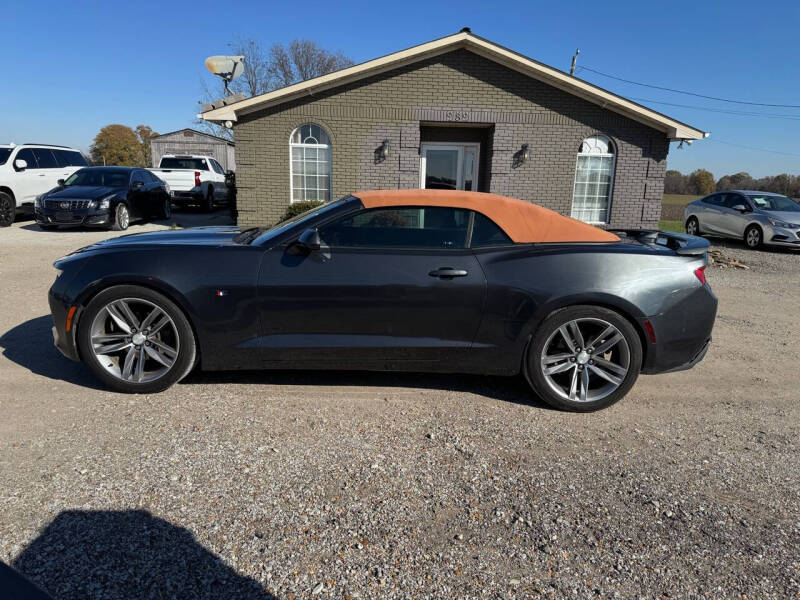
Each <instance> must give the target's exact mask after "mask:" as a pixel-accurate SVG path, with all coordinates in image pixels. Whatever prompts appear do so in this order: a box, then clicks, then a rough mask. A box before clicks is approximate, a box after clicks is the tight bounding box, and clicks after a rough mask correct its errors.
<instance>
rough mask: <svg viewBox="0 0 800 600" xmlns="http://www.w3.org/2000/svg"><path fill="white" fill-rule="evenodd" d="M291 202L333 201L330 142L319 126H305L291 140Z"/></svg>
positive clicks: (308, 124)
mask: <svg viewBox="0 0 800 600" xmlns="http://www.w3.org/2000/svg"><path fill="white" fill-rule="evenodd" d="M289 152H290V159H291V167H290V178H291V183H292V202H301V201H303V200H318V201H321V202H326V201H328V200H330V199H331V140H330V138H329V137H328V133H327V132H326V131H325V130H324V129H323V128H322V127H320V126H319V125H315V124H314V123H305V124H304V125H300V127H298V128H297V129H295V130H294V131H293V132H292V136H291V137H290V138H289Z"/></svg>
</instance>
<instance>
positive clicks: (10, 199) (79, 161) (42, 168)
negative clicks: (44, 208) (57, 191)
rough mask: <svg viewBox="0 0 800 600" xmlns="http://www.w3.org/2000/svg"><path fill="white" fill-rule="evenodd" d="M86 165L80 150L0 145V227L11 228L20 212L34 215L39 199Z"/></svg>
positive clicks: (30, 145)
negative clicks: (37, 198)
mask: <svg viewBox="0 0 800 600" xmlns="http://www.w3.org/2000/svg"><path fill="white" fill-rule="evenodd" d="M86 164H87V163H86V159H85V158H84V157H83V155H82V154H81V153H80V152H79V151H78V150H75V149H74V148H69V147H67V146H51V145H48V144H21V145H19V146H17V145H15V144H8V145H2V146H0V227H8V226H9V225H11V223H13V222H14V218H15V217H16V215H17V214H18V213H19V214H22V213H32V212H33V203H34V200H35V199H36V196H39V195H40V194H43V193H44V192H46V191H47V190H49V189H51V188H53V187H55V186H56V182H57V181H58V180H59V179H65V178H67V177H69V176H70V175H72V174H73V173H74V172H75V171H77V170H78V169H80V168H81V167H85V166H86Z"/></svg>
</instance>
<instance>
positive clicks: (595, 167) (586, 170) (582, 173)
mask: <svg viewBox="0 0 800 600" xmlns="http://www.w3.org/2000/svg"><path fill="white" fill-rule="evenodd" d="M614 155H615V153H614V144H613V143H612V142H611V140H610V139H608V138H607V137H606V136H604V135H593V136H592V137H588V138H586V139H585V140H583V141H582V142H581V145H580V148H578V165H577V167H576V168H575V189H574V190H573V193H572V218H573V219H580V220H581V221H586V222H587V223H608V218H609V216H610V212H611V211H610V209H611V194H612V192H613V188H614Z"/></svg>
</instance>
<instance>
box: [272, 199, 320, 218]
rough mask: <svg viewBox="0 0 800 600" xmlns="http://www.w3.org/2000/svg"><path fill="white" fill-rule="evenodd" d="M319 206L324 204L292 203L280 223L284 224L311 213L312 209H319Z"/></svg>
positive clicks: (312, 202)
mask: <svg viewBox="0 0 800 600" xmlns="http://www.w3.org/2000/svg"><path fill="white" fill-rule="evenodd" d="M318 206H322V202H317V201H316V200H304V201H302V202H292V203H291V204H290V205H289V207H288V208H287V209H286V212H285V213H284V215H283V218H282V219H281V220H280V221H279V223H283V222H284V221H288V220H289V219H293V218H294V217H296V216H297V215H301V214H303V213H304V212H308V211H310V210H311V209H312V208H317V207H318Z"/></svg>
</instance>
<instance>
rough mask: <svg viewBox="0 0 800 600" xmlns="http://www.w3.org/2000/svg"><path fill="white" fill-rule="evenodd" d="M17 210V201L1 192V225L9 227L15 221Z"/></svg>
mask: <svg viewBox="0 0 800 600" xmlns="http://www.w3.org/2000/svg"><path fill="white" fill-rule="evenodd" d="M16 212H17V203H16V202H14V199H13V198H12V197H11V196H10V195H8V194H6V193H5V192H0V227H8V226H9V225H11V224H12V223H13V222H14V217H15V216H16Z"/></svg>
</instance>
